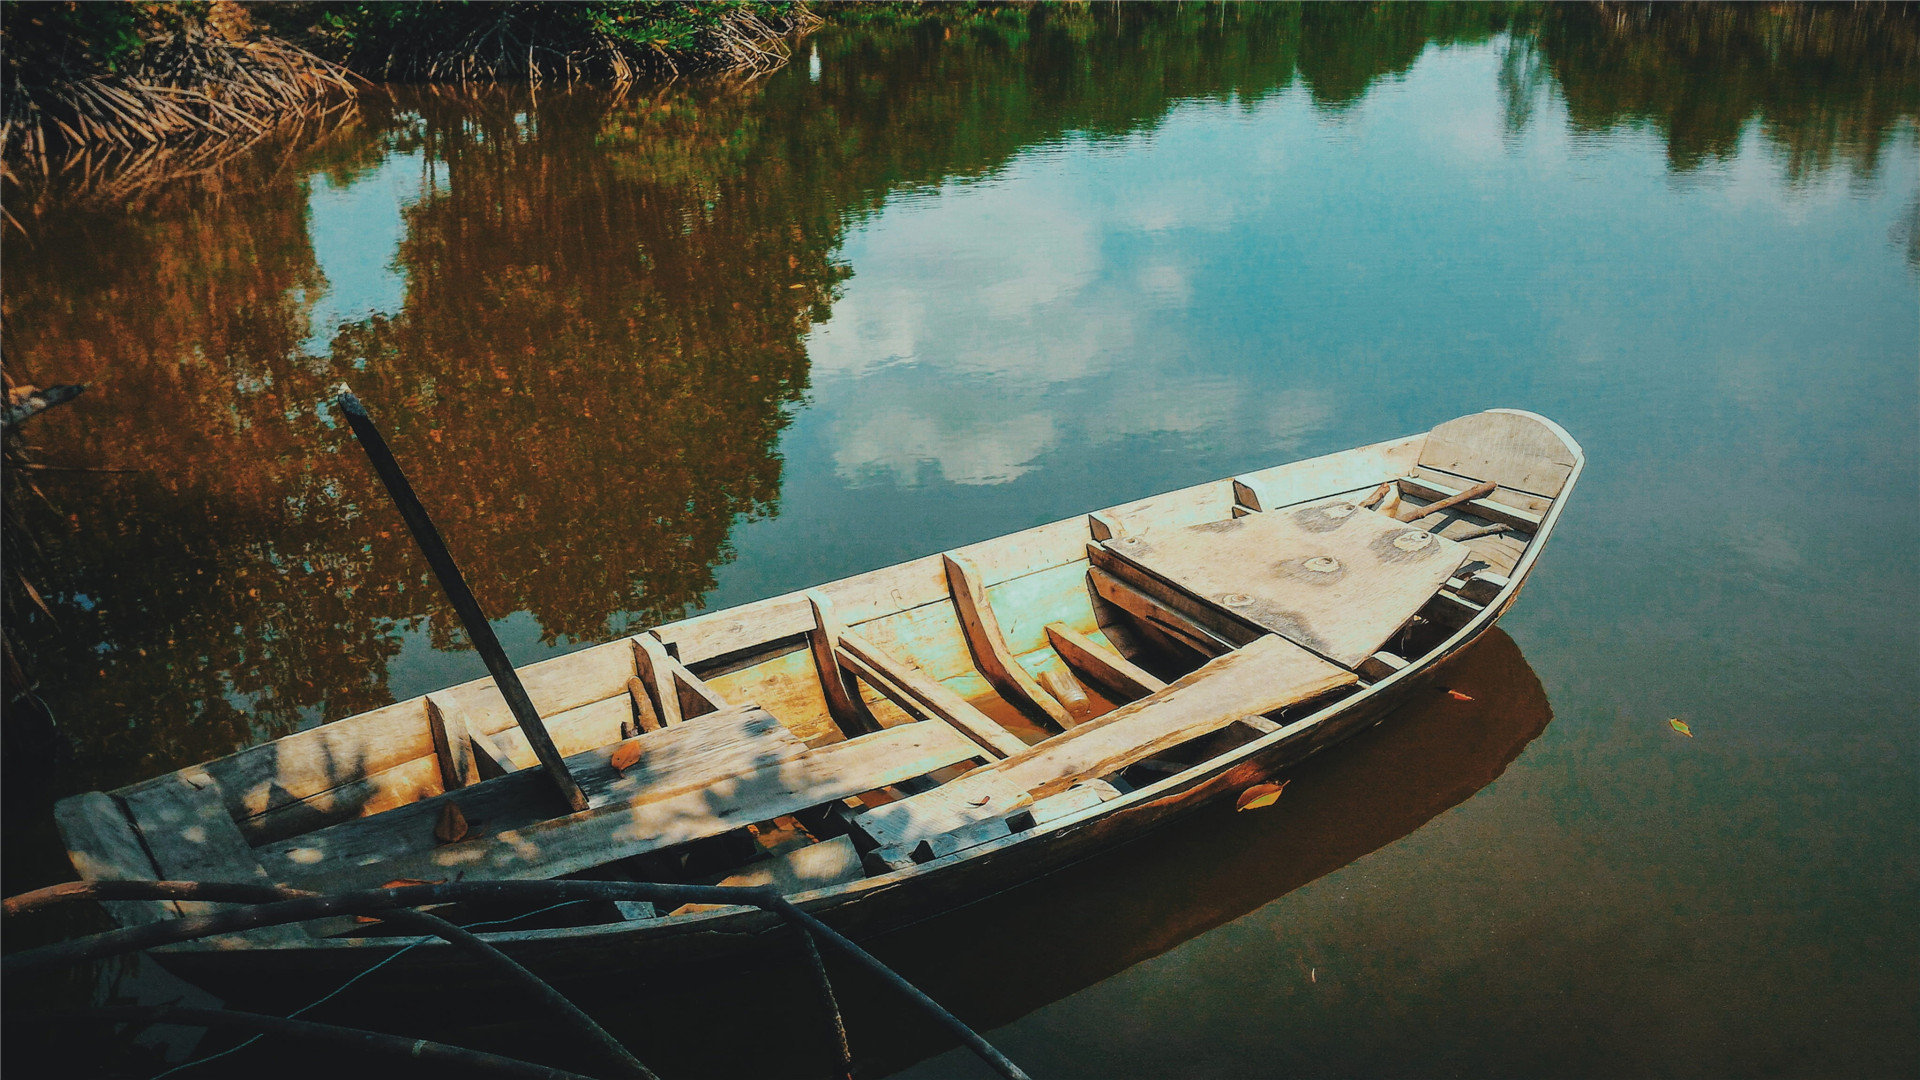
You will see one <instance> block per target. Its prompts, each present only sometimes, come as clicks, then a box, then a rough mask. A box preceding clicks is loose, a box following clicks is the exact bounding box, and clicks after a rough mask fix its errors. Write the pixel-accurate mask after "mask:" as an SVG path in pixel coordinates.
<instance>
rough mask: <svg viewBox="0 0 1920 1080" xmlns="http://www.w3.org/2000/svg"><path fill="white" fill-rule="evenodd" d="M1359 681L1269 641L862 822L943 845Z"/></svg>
mask: <svg viewBox="0 0 1920 1080" xmlns="http://www.w3.org/2000/svg"><path fill="white" fill-rule="evenodd" d="M1356 681H1357V677H1356V676H1355V675H1354V674H1353V672H1351V671H1346V670H1343V669H1341V668H1339V667H1335V666H1334V665H1333V664H1330V663H1328V662H1327V661H1325V660H1323V659H1321V658H1320V657H1318V656H1315V655H1314V654H1312V653H1310V652H1308V651H1307V650H1305V649H1303V648H1301V647H1299V646H1298V645H1295V644H1293V643H1292V642H1289V641H1287V640H1285V639H1284V638H1280V637H1276V636H1273V635H1268V636H1267V637H1263V638H1260V639H1259V640H1257V641H1255V642H1253V643H1252V644H1250V645H1248V646H1246V647H1245V648H1242V649H1238V650H1236V651H1234V652H1231V653H1228V654H1227V655H1225V656H1222V657H1219V658H1217V659H1215V660H1213V661H1211V662H1209V663H1208V664H1206V665H1205V666H1203V667H1201V668H1200V669H1199V670H1197V671H1194V672H1192V673H1191V674H1188V675H1186V676H1184V677H1182V678H1180V679H1177V680H1175V681H1174V682H1173V683H1171V684H1170V685H1168V686H1167V687H1166V688H1165V689H1164V690H1162V691H1160V692H1159V693H1156V694H1154V695H1153V696H1151V697H1146V698H1142V699H1140V700H1139V701H1135V702H1132V703H1130V704H1127V705H1123V706H1121V707H1120V708H1118V709H1115V710H1114V711H1112V712H1110V713H1108V714H1106V715H1105V716H1102V717H1100V718H1098V719H1096V720H1092V721H1089V722H1088V723H1085V724H1081V725H1079V726H1078V727H1074V728H1070V729H1068V730H1067V731H1065V732H1063V733H1061V734H1059V735H1056V736H1054V737H1053V738H1051V739H1048V740H1047V741H1045V742H1043V743H1040V744H1038V745H1036V746H1032V747H1029V748H1027V750H1025V751H1024V752H1022V753H1019V754H1015V755H1014V756H1012V757H1009V758H1007V759H1005V760H1004V761H997V762H994V763H993V764H991V765H987V766H985V767H982V768H979V769H975V770H973V771H972V772H970V773H968V774H967V775H965V776H962V777H960V778H959V779H957V780H954V781H953V782H951V783H949V784H945V785H942V786H941V787H938V788H935V789H934V790H932V791H928V792H924V793H922V794H919V795H913V796H909V797H908V798H905V799H901V800H898V801H896V802H891V803H888V804H886V805H885V806H879V807H875V808H874V809H872V810H869V811H868V812H867V813H866V814H863V815H862V816H861V820H862V821H863V822H866V823H870V824H871V825H872V828H870V829H869V830H868V831H869V834H870V835H874V834H884V835H885V836H886V837H887V838H888V841H889V842H891V843H896V844H905V843H912V842H915V841H918V840H921V839H925V838H927V837H930V836H937V835H939V834H941V833H945V832H949V831H951V830H953V829H956V828H959V827H961V826H963V825H966V824H968V823H970V822H972V821H975V820H979V819H981V818H984V817H990V816H994V815H996V814H1004V813H1006V812H1008V811H1009V810H1013V809H1016V808H1017V807H1018V806H1019V805H1020V803H1021V802H1022V796H1031V797H1033V798H1036V799H1037V798H1045V797H1047V796H1049V795H1052V794H1055V793H1056V792H1060V791H1065V790H1066V789H1068V788H1069V787H1072V786H1073V785H1074V784H1075V783H1077V782H1080V781H1083V780H1089V779H1094V778H1097V777H1102V776H1106V775H1108V774H1110V773H1114V772H1117V771H1119V770H1120V769H1123V768H1126V767H1127V766H1128V765H1131V764H1133V763H1134V762H1137V761H1143V760H1145V759H1146V758H1149V757H1152V756H1154V755H1155V754H1158V753H1160V752H1162V751H1164V750H1167V749H1170V748H1172V747H1174V746H1178V745H1180V744H1181V743H1184V742H1188V741H1190V740H1192V739H1197V738H1199V737H1200V736H1202V735H1206V734H1208V733H1210V732H1213V731H1217V730H1219V729H1220V728H1223V727H1226V726H1227V725H1229V724H1231V723H1233V722H1234V721H1236V720H1239V719H1240V718H1241V717H1245V716H1260V715H1263V714H1266V713H1270V712H1275V711H1278V710H1279V709H1282V708H1285V707H1286V706H1288V705H1293V704H1297V703H1299V702H1302V701H1306V700H1309V699H1312V698H1316V697H1319V696H1321V695H1323V694H1327V693H1329V692H1331V691H1334V690H1338V689H1340V688H1342V687H1345V686H1351V685H1353V684H1354V683H1355V682H1356Z"/></svg>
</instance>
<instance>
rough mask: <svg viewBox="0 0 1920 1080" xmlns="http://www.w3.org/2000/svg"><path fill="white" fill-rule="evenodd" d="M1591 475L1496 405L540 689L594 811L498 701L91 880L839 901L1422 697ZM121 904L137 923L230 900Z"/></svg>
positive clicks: (693, 908) (750, 618) (271, 773)
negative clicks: (702, 888) (1437, 666)
mask: <svg viewBox="0 0 1920 1080" xmlns="http://www.w3.org/2000/svg"><path fill="white" fill-rule="evenodd" d="M1581 465H1582V458H1581V455H1580V451H1579V448H1578V447H1577V445H1576V444H1574V442H1573V440H1572V439H1571V438H1569V437H1568V436H1567V435H1566V433H1565V432H1564V431H1562V430H1561V429H1559V428H1558V427H1557V426H1555V425H1554V424H1552V423H1551V422H1549V421H1546V420H1544V419H1542V418H1540V417H1537V416H1534V415H1533V414H1530V413H1523V412H1517V411H1510V410H1493V411H1489V412H1483V413H1477V414H1473V415H1471V416H1466V417H1462V418H1460V419H1458V420H1454V421H1451V422H1449V423H1446V424H1442V425H1441V426H1439V427H1437V428H1435V429H1433V430H1432V431H1431V432H1425V433H1421V434H1419V435H1415V436H1412V437H1409V438H1404V439H1397V440H1393V441H1389V442H1384V443H1378V444H1374V445H1371V446H1364V447H1360V448H1357V449H1354V450H1349V451H1345V452H1343V453H1339V454H1333V455H1329V456H1327V457H1322V458H1316V459H1312V460H1308V461H1302V462H1296V463H1292V464H1288V465H1281V466H1277V467H1274V468H1271V469H1267V470H1263V471H1260V472H1256V473H1251V474H1247V475H1243V476H1239V477H1235V478H1231V479H1225V480H1220V481H1215V482H1213V483H1208V484H1202V485H1199V486H1196V487H1191V488H1186V489H1183V490H1180V491H1174V492H1170V493H1167V494H1164V495H1158V496H1154V497H1151V498H1147V499H1141V500H1138V501H1136V502H1132V503H1127V504H1124V505H1121V506H1116V507H1112V508H1110V509H1107V510H1104V511H1100V512H1096V513H1091V514H1082V515H1078V516H1075V517H1072V518H1068V519H1065V520H1062V521H1058V522H1054V523H1052V524H1048V525H1042V526H1039V527H1037V528H1033V529H1029V530H1027V531H1024V532H1019V533H1014V534H1010V535H1007V536H1003V537H999V538H996V539H993V540H988V541H984V542H981V543H978V544H974V545H970V546H967V547H963V548H959V549H956V550H953V551H949V552H946V553H944V554H939V555H933V556H929V557H927V558H924V559H918V560H915V561H912V562H908V563H903V564H899V565H896V566H892V567H887V568H884V569H880V570H876V571H873V572H870V573H867V574H862V575H858V576H856V577H852V578H847V579H844V580H842V581H838V582H834V583H830V584H827V585H824V586H821V587H818V588H816V589H811V590H807V591H805V592H800V593H792V594H788V595H785V596H779V597H774V598H771V599H768V600H763V601H759V602H756V603H753V604H748V605H745V606H742V607H738V608H732V609H728V610H723V611H717V612H712V613H707V614H703V615H699V616H696V617H693V618H689V619H685V620H682V621H679V622H675V623H671V624H668V625H665V626H661V627H657V628H654V629H652V630H649V631H646V632H642V633H638V634H634V635H631V636H628V637H624V638H621V639H618V640H615V641H611V642H608V643H605V644H601V645H597V646H594V647H591V648H587V649H583V650H580V651H578V652H574V653H571V654H569V655H566V656H563V657H559V658H557V659H552V660H548V661H544V662H542V663H538V664H533V665H530V666H528V667H526V668H523V669H521V670H520V672H519V674H520V678H521V680H522V682H523V684H524V686H525V688H526V691H527V694H528V695H529V697H530V698H531V700H532V702H533V703H534V705H535V707H536V708H537V710H538V711H539V713H540V715H541V718H542V721H543V724H544V727H545V728H546V730H547V732H548V733H549V734H550V736H551V738H552V740H553V743H554V744H555V747H556V748H557V749H558V751H559V752H560V754H561V755H562V756H563V757H564V762H565V769H566V771H567V773H568V774H570V775H571V777H572V778H573V780H574V781H575V782H576V783H577V784H578V786H579V788H580V790H581V791H582V792H584V793H585V795H586V797H587V808H586V809H584V810H579V811H569V810H568V808H567V806H566V804H565V803H564V802H562V801H561V799H560V797H559V792H558V791H557V790H556V788H555V785H554V782H553V777H552V775H551V774H550V773H549V772H547V771H546V770H544V769H543V768H541V766H540V764H539V762H538V761H537V760H536V756H535V753H534V750H533V747H532V745H531V744H530V743H529V741H528V739H527V737H526V735H525V734H523V733H522V732H521V731H520V729H519V728H518V727H517V726H516V725H515V722H514V718H513V714H512V713H511V712H510V710H509V709H508V707H507V704H506V701H505V699H504V698H503V697H502V695H501V693H500V692H499V691H498V690H497V689H496V688H495V686H494V684H493V681H492V680H491V679H482V680H477V681H474V682H470V683H467V684H464V685H461V686H455V687H451V688H449V689H446V690H442V691H437V692H434V693H430V694H427V695H425V696H422V697H416V698H411V699H408V700H405V701H400V702H396V703H394V704H392V705H389V706H386V707H383V708H380V709H376V710H373V711H370V712H367V713H362V714H360V715H357V716H352V717H347V718H345V719H342V720H338V721H335V722H333V723H329V724H324V725H321V726H318V727H315V728H312V729H309V730H306V731H302V732H298V733H295V734H292V735H289V736H286V737H284V738H281V739H277V740H275V741H273V742H269V743H266V744H263V745H261V746H257V747H254V748H251V749H248V750H244V751H241V752H239V753H236V754H232V755H230V756H228V757H225V758H221V759H218V760H215V761H210V762H206V763H203V764H200V765H195V766H191V767H188V768H185V769H181V770H179V771H177V772H173V773H169V774H166V775H164V776H160V777H157V778H155V779H152V780H147V781H143V782H140V783H137V784H133V785H130V786H128V787H125V788H121V789H118V790H116V791H113V792H90V793H87V794H84V795H79V796H75V797H73V798H70V799H67V800H65V801H63V802H62V803H61V804H60V806H59V807H58V808H57V809H56V815H57V817H58V819H59V824H60V827H61V830H62V832H63V834H64V835H65V837H66V839H67V845H68V848H69V851H70V854H71V856H72V858H73V861H74V864H75V867H76V869H77V870H79V872H80V874H81V876H82V877H84V878H87V879H89V880H155V879H158V880H189V881H238V882H273V883H280V884H285V885H289V886H294V887H299V888H307V889H314V890H321V891H340V890H346V889H355V888H372V887H379V886H383V885H389V884H392V883H395V882H409V883H410V882H427V881H444V880H488V879H515V878H520V879H525V878H553V877H561V876H580V877H599V878H616V879H619V878H624V879H629V880H636V881H660V882H683V883H700V884H726V885H757V886H769V885H770V886H775V887H778V888H779V889H780V890H782V891H783V892H785V893H787V894H790V895H792V896H794V897H796V898H797V899H798V900H800V901H801V902H812V901H814V900H817V899H820V898H822V897H828V896H830V895H832V894H834V893H835V892H836V891H839V892H845V891H846V890H849V889H854V888H857V887H858V886H860V884H861V883H871V882H875V881H878V880H883V879H885V880H893V878H892V877H891V876H894V875H911V874H915V873H928V872H933V871H935V870H937V869H939V867H940V866H943V865H947V864H948V863H947V862H943V860H946V861H957V860H962V859H965V858H967V857H969V856H970V855H973V854H978V853H980V852H983V851H985V850H988V849H990V848H992V847H994V846H996V845H1006V844H1009V843H1014V842H1018V841H1019V840H1021V839H1027V838H1034V837H1039V836H1041V835H1044V834H1045V833H1047V832H1049V831H1051V830H1053V829H1056V828H1062V827H1066V826H1070V825H1072V824H1073V823H1075V822H1079V821H1084V820H1088V819H1091V818H1092V817H1095V816H1097V815H1101V814H1103V813H1107V812H1111V811H1114V810H1116V809H1119V808H1122V807H1124V806H1127V805H1129V804H1130V803H1134V802H1137V801H1138V800H1139V798H1140V797H1143V796H1151V795H1154V794H1155V793H1160V792H1165V791H1169V790H1174V789H1178V788H1180V787H1181V786H1182V785H1187V784H1191V783H1193V782H1195V781H1196V780H1197V779H1198V778H1202V777H1205V776H1207V775H1210V774H1212V773H1213V772H1214V771H1216V770H1217V769H1219V768H1221V767H1222V766H1223V763H1226V762H1230V761H1234V760H1241V759H1243V758H1244V757H1245V756H1246V755H1247V754H1248V753H1250V752H1251V751H1253V750H1257V749H1258V748H1259V747H1260V746H1265V745H1272V744H1274V743H1277V742H1279V741H1281V740H1285V739H1287V738H1290V737H1291V736H1292V735H1293V734H1295V733H1298V732H1301V731H1302V730H1304V729H1305V728H1307V727H1310V726H1312V725H1313V724H1315V723H1318V722H1319V721H1320V720H1322V719H1324V718H1326V717H1330V716H1335V715H1338V714H1339V712H1340V710H1341V708H1342V706H1343V705H1344V704H1346V703H1348V702H1350V701H1352V700H1353V699H1355V698H1356V697H1357V696H1359V695H1365V694H1369V693H1380V692H1382V691H1384V690H1386V689H1388V688H1390V687H1391V686H1392V685H1393V684H1394V683H1395V682H1396V681H1405V680H1407V679H1408V678H1410V677H1411V676H1412V675H1413V674H1414V673H1415V672H1417V671H1418V670H1419V669H1421V668H1422V666H1423V665H1426V664H1429V663H1431V662H1434V661H1436V660H1437V659H1439V658H1440V657H1443V656H1444V655H1446V654H1447V653H1448V652H1449V650H1451V649H1453V648H1455V647H1457V646H1458V645H1459V644H1460V643H1461V642H1463V641H1465V640H1468V639H1470V638H1471V636H1472V633H1475V632H1477V631H1478V630H1480V629H1484V628H1485V626H1486V625H1490V624H1491V622H1492V620H1493V618H1494V617H1496V616H1497V615H1498V614H1499V611H1500V610H1502V609H1503V608H1504V607H1505V606H1506V605H1507V604H1508V603H1510V602H1511V600H1512V598H1513V596H1514V594H1515V592H1516V591H1517V589H1518V587H1519V584H1520V582H1521V580H1522V578H1524V576H1525V574H1526V573H1527V571H1528V570H1529V569H1530V567H1531V564H1532V562H1533V559H1534V557H1535V556H1536V555H1537V554H1538V549H1539V546H1540V544H1541V542H1542V541H1543V540H1544V538H1545V536H1546V534H1547V532H1548V531H1549V530H1550V529H1551V527H1552V523H1553V520H1554V518H1555V517H1556V516H1557V513H1558V510H1559V508H1560V505H1561V504H1562V501H1563V499H1564V496H1565V494H1566V492H1567V491H1568V490H1569V489H1570V487H1571V485H1572V482H1573V480H1574V479H1575V477H1577V475H1578V473H1579V470H1580V468H1581ZM107 906H108V907H109V909H110V910H111V911H112V913H113V914H114V915H115V917H116V918H117V919H118V920H119V921H120V922H122V923H123V924H128V925H132V924H138V923H145V922H152V921H156V920H161V919H168V918H174V917H177V916H179V915H182V914H189V913H192V912H194V911H196V910H200V909H201V908H202V907H203V905H200V904H196V903H193V902H187V901H115V902H111V903H109V904H108V905H107ZM711 910H713V909H712V908H710V907H703V906H700V905H687V906H685V907H682V908H679V909H675V910H672V911H660V910H656V909H655V908H654V907H653V906H652V905H650V904H646V903H639V902H620V903H611V902H609V903H606V904H597V903H596V904H581V905H575V906H574V907H572V908H569V909H567V910H564V911H561V912H557V913H553V914H551V915H550V916H547V917H546V918H547V919H548V920H549V922H547V923H546V924H545V925H549V926H564V925H584V924H600V923H616V924H641V925H653V924H656V923H657V922H659V921H660V920H666V919H672V918H674V917H677V916H687V915H694V914H699V913H701V912H705V911H711ZM449 914H453V915H454V916H455V917H460V916H461V915H465V914H473V915H475V916H484V914H485V913H483V912H479V911H475V912H472V913H465V912H460V913H449ZM528 925H540V924H537V923H536V924H528ZM388 932H390V931H388V930H387V929H386V928H385V927H384V926H383V925H382V924H379V923H378V922H376V921H373V920H354V919H350V918H347V919H337V920H326V921H322V922H315V923H307V924H302V925H299V926H287V927H274V928H267V929H262V930H256V931H251V932H250V933H249V934H248V935H246V938H247V942H248V943H249V944H251V945H256V946H284V945H294V944H300V943H308V944H311V943H313V942H314V941H315V940H316V939H320V938H328V937H343V938H351V937H358V936H368V935H380V934H385V933H388ZM221 947H233V945H232V943H231V942H229V943H226V944H224V945H222V946H221Z"/></svg>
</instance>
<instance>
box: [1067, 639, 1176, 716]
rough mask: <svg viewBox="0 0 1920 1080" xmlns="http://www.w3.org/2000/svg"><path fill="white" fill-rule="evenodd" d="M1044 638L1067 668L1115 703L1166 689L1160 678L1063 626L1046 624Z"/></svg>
mask: <svg viewBox="0 0 1920 1080" xmlns="http://www.w3.org/2000/svg"><path fill="white" fill-rule="evenodd" d="M1047 638H1048V640H1050V641H1051V642H1052V643H1053V648H1054V651H1055V652H1058V653H1059V654H1060V658H1061V659H1062V660H1065V661H1066V662H1067V666H1068V667H1070V668H1072V669H1073V670H1074V671H1075V672H1076V673H1077V674H1078V675H1079V676H1080V677H1081V678H1083V679H1086V680H1087V681H1088V682H1091V683H1093V684H1094V685H1096V686H1098V687H1099V688H1100V689H1101V690H1102V691H1104V692H1105V693H1106V694H1107V696H1108V697H1111V698H1113V699H1115V700H1116V701H1122V702H1126V701H1132V700H1134V699H1136V698H1143V697H1146V696H1147V695H1148V694H1151V693H1154V692H1155V691H1158V690H1163V689H1165V688H1166V685H1167V684H1166V683H1165V682H1164V681H1162V680H1161V679H1159V678H1156V677H1155V676H1154V675H1152V674H1151V673H1149V672H1147V671H1146V670H1145V669H1143V668H1141V667H1139V666H1137V665H1135V664H1134V663H1133V662H1132V661H1130V660H1128V659H1127V658H1126V657H1124V656H1121V655H1120V654H1118V653H1115V652H1110V651H1108V650H1106V649H1103V648H1101V647H1100V646H1099V645H1097V644H1095V643H1094V641H1093V639H1092V638H1090V637H1087V636H1086V635H1085V634H1082V633H1080V632H1079V631H1078V630H1075V629H1074V628H1072V627H1071V626H1068V625H1066V624H1065V623H1049V624H1047Z"/></svg>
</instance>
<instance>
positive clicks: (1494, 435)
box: [1419, 409, 1579, 498]
mask: <svg viewBox="0 0 1920 1080" xmlns="http://www.w3.org/2000/svg"><path fill="white" fill-rule="evenodd" d="M1578 460H1579V458H1578V455H1577V453H1576V451H1575V450H1574V449H1573V448H1572V447H1570V446H1568V445H1567V443H1566V441H1565V440H1564V439H1562V438H1561V436H1560V433H1559V432H1557V431H1555V430H1554V429H1553V428H1552V427H1550V426H1549V425H1547V424H1546V423H1545V422H1543V421H1542V420H1541V419H1540V418H1538V417H1535V416H1532V415H1530V414H1528V413H1522V412H1513V411H1508V410H1505V409H1493V410H1490V411H1488V412H1481V413H1474V414H1473V415H1471V416H1462V417H1460V418H1459V419H1457V420H1449V421H1447V422H1446V423H1444V424H1441V425H1440V426H1439V427H1436V428H1434V429H1433V430H1432V431H1431V432H1429V433H1428V434H1427V442H1426V445H1425V446H1424V447H1423V448H1422V449H1421V451H1420V460H1419V464H1421V465H1425V466H1428V467H1429V468H1434V469H1444V470H1446V471H1447V472H1450V473H1455V474H1457V475H1460V476H1465V477H1470V478H1472V479H1474V480H1491V481H1492V482H1493V483H1495V484H1498V485H1499V486H1501V487H1504V488H1513V489H1515V490H1518V491H1524V492H1527V493H1529V494H1533V495H1540V496H1543V497H1546V498H1552V497H1553V496H1555V495H1558V494H1559V493H1560V489H1561V487H1563V486H1564V485H1565V484H1566V482H1567V477H1568V475H1570V474H1571V473H1572V472H1573V467H1574V464H1575V463H1576V462H1577V461H1578Z"/></svg>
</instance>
